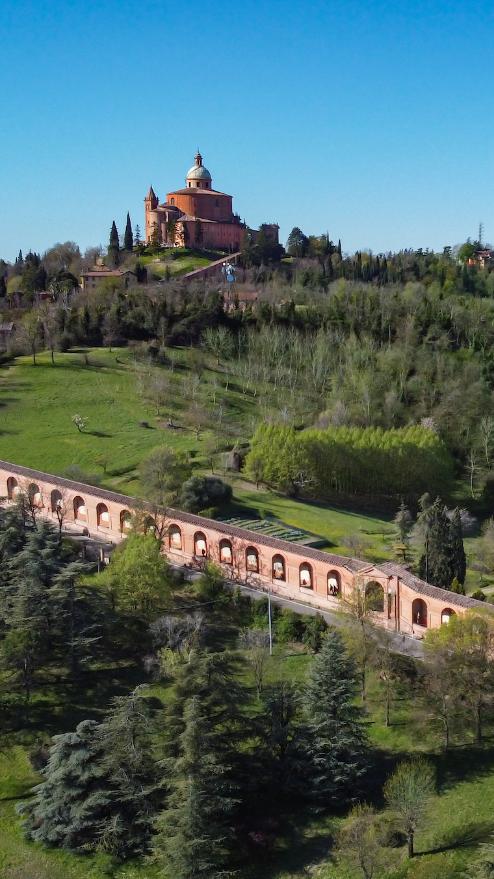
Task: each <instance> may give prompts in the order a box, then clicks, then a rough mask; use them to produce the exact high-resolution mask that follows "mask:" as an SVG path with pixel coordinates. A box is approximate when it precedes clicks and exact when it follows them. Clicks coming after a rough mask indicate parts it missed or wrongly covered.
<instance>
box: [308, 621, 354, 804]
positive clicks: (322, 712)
mask: <svg viewBox="0 0 494 879" xmlns="http://www.w3.org/2000/svg"><path fill="white" fill-rule="evenodd" d="M357 692H358V686H357V670H356V667H355V663H354V661H353V659H352V658H351V657H350V656H349V654H348V653H347V650H346V649H345V646H344V644H343V640H342V638H341V635H340V634H339V633H338V632H337V631H335V630H334V629H330V631H329V632H328V634H327V635H326V637H325V639H324V642H323V645H322V648H321V650H320V652H319V653H318V654H317V655H316V657H315V659H314V662H313V664H312V667H311V671H310V675H309V679H308V681H307V685H306V690H305V694H304V704H305V711H306V716H307V723H308V729H307V753H308V757H309V759H310V773H309V795H310V796H311V798H312V799H313V800H314V801H315V802H316V803H317V804H318V805H320V806H330V805H332V804H336V803H341V802H342V801H348V800H350V799H352V798H353V797H354V796H356V795H357V793H358V783H359V780H360V779H361V777H362V775H363V774H364V772H365V770H366V763H367V754H366V752H367V736H366V732H365V728H364V725H363V719H362V711H361V709H359V708H358V707H357V706H356V705H355V699H356V697H357Z"/></svg>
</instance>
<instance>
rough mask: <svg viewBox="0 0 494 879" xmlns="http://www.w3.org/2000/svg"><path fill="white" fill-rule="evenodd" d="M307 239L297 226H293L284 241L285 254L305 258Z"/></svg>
mask: <svg viewBox="0 0 494 879" xmlns="http://www.w3.org/2000/svg"><path fill="white" fill-rule="evenodd" d="M308 246H309V239H308V238H307V236H306V235H304V233H303V232H302V230H301V229H299V228H298V226H294V227H293V229H292V231H291V232H290V234H289V236H288V238H287V241H286V252H287V254H288V255H289V256H297V257H300V256H305V254H306V253H307V248H308Z"/></svg>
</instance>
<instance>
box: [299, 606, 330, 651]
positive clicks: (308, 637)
mask: <svg viewBox="0 0 494 879" xmlns="http://www.w3.org/2000/svg"><path fill="white" fill-rule="evenodd" d="M328 628H329V626H328V624H327V622H326V620H325V619H324V617H322V616H321V614H320V613H318V614H316V615H315V616H311V617H306V618H305V620H304V633H303V635H302V643H303V644H305V646H306V647H308V648H309V650H313V651H314V653H318V652H319V650H320V649H321V645H322V639H323V637H324V635H325V634H326V632H327V630H328Z"/></svg>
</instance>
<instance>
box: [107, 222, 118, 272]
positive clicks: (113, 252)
mask: <svg viewBox="0 0 494 879" xmlns="http://www.w3.org/2000/svg"><path fill="white" fill-rule="evenodd" d="M119 254H120V243H119V238H118V229H117V225H116V223H115V220H113V223H112V226H111V231H110V243H109V245H108V259H109V261H110V263H111V265H113V266H117V265H118V261H119Z"/></svg>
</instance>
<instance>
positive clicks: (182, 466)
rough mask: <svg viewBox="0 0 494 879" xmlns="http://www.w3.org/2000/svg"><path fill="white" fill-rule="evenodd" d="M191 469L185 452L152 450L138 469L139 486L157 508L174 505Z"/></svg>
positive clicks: (163, 448) (166, 449)
mask: <svg viewBox="0 0 494 879" xmlns="http://www.w3.org/2000/svg"><path fill="white" fill-rule="evenodd" d="M191 472H192V468H191V465H190V462H189V458H188V456H187V454H186V453H185V452H180V451H175V450H174V449H170V448H167V447H162V448H157V449H153V451H152V452H150V454H149V455H148V456H147V458H144V460H143V461H142V462H141V465H140V468H139V475H140V480H141V485H142V488H143V490H144V493H145V495H146V497H147V498H148V499H149V500H150V501H151V502H152V503H154V504H157V505H158V506H159V507H163V508H166V507H168V506H171V505H172V504H173V503H175V502H176V501H177V499H178V497H179V494H180V490H181V488H182V486H183V484H184V482H185V481H186V480H187V479H189V477H190V475H191Z"/></svg>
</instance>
